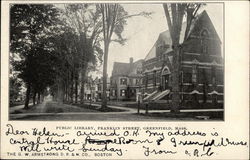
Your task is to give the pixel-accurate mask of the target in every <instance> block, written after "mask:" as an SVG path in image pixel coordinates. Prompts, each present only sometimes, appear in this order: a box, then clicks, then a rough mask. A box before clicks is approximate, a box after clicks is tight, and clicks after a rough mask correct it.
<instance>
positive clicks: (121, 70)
mask: <svg viewBox="0 0 250 160" xmlns="http://www.w3.org/2000/svg"><path fill="white" fill-rule="evenodd" d="M142 62H143V60H142V59H141V60H138V61H136V62H133V63H132V65H130V63H122V62H114V66H113V71H112V76H116V75H122V76H136V75H137V73H136V71H137V68H138V67H141V66H140V65H142Z"/></svg>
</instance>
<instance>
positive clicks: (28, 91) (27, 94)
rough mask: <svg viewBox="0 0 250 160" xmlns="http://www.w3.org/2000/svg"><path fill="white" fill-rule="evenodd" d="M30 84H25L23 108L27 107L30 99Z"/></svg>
mask: <svg viewBox="0 0 250 160" xmlns="http://www.w3.org/2000/svg"><path fill="white" fill-rule="evenodd" d="M30 88H31V87H30V84H29V83H28V84H27V90H26V97H25V104H24V108H25V109H28V108H29V101H30Z"/></svg>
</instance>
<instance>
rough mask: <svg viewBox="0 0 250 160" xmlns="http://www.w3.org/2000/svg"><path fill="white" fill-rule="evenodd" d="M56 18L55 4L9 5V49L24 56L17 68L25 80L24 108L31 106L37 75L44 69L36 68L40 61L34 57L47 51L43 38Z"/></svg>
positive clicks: (17, 63)
mask: <svg viewBox="0 0 250 160" xmlns="http://www.w3.org/2000/svg"><path fill="white" fill-rule="evenodd" d="M57 22H58V11H57V9H56V8H55V7H54V6H53V5H41V4H15V5H12V6H11V8H10V51H11V53H12V54H17V55H18V57H19V58H20V59H21V60H19V61H17V62H16V63H15V66H14V68H15V69H16V70H17V71H19V72H20V74H19V77H20V78H21V79H22V80H23V81H24V82H25V84H26V88H27V90H26V99H25V108H28V104H29V99H30V94H31V91H32V87H33V90H35V88H34V86H36V85H35V84H36V83H37V79H36V75H38V74H39V73H40V71H41V70H40V69H37V68H38V66H39V65H38V64H39V63H40V61H39V63H35V60H36V59H37V56H38V55H39V54H42V53H41V52H43V51H44V50H43V49H42V50H41V48H43V45H41V42H42V43H43V42H46V41H42V39H43V38H44V37H46V34H47V33H48V32H49V31H50V29H51V26H53V25H54V24H55V23H57ZM36 69H37V70H36ZM46 77H49V76H46ZM33 94H34V93H33Z"/></svg>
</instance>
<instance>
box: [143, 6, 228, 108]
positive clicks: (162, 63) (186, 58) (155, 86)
mask: <svg viewBox="0 0 250 160" xmlns="http://www.w3.org/2000/svg"><path fill="white" fill-rule="evenodd" d="M184 27H185V24H183V29H182V32H181V35H180V39H181V40H182V42H183V43H182V45H181V51H180V65H179V67H180V73H179V88H180V92H179V95H180V99H181V101H180V102H181V105H182V106H189V105H194V104H197V105H196V106H201V104H202V105H203V104H206V105H208V106H209V105H210V106H220V107H222V106H223V98H224V96H223V95H224V93H223V91H224V81H223V80H224V70H223V69H224V67H223V66H224V65H223V58H222V54H221V41H220V38H219V36H218V34H217V32H216V30H215V28H214V26H213V24H212V21H211V20H210V18H209V16H208V14H207V12H206V11H203V12H202V13H201V14H199V15H198V16H197V18H196V20H195V21H193V24H192V25H191V29H190V31H189V33H188V36H187V39H186V40H185V41H183V39H184V31H185V30H184ZM171 45H172V41H171V38H170V34H169V31H165V32H162V33H160V35H159V37H158V39H157V41H156V42H155V44H154V45H153V47H152V49H151V50H150V51H149V53H148V54H147V56H146V57H145V59H144V62H143V85H142V86H143V87H142V88H143V89H142V92H143V93H144V95H146V96H145V98H144V100H148V101H159V102H160V101H165V102H168V103H171V101H172V94H173V93H172V88H173V84H172V82H173V78H172V70H173V69H172V66H173V54H174V53H173V50H172V47H171Z"/></svg>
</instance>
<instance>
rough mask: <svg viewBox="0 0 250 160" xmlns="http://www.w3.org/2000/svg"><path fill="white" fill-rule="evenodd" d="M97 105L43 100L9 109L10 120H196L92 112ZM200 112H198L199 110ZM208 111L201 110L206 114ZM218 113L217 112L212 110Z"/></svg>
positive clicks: (152, 114)
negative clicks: (84, 105)
mask: <svg viewBox="0 0 250 160" xmlns="http://www.w3.org/2000/svg"><path fill="white" fill-rule="evenodd" d="M97 106H100V105H98V104H92V107H93V109H89V108H82V107H78V106H74V105H69V104H62V103H58V102H55V101H52V100H45V101H44V102H43V103H42V104H38V105H35V106H30V108H29V109H28V110H25V109H23V108H22V106H16V107H12V108H11V109H10V120H39V121H41V120H42V121H46V120H53V121H61V120H64V121H75V120H81V121H166V120H170V121H171V120H187V121H189V120H198V119H196V118H193V117H189V116H188V117H187V116H183V117H181V118H180V117H173V116H169V117H166V116H157V115H158V114H163V113H168V114H170V113H169V112H170V110H150V111H149V114H145V110H140V114H137V109H133V108H126V107H121V106H114V105H109V106H108V107H109V108H112V109H120V110H123V111H122V112H100V111H98V110H94V108H95V107H97ZM199 111H200V110H199ZM206 111H208V110H203V112H206ZM213 111H219V110H213ZM181 112H182V113H187V112H192V113H194V112H196V110H190V111H189V110H181Z"/></svg>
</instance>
